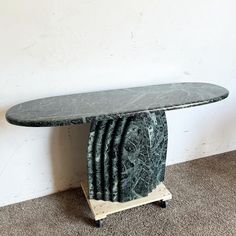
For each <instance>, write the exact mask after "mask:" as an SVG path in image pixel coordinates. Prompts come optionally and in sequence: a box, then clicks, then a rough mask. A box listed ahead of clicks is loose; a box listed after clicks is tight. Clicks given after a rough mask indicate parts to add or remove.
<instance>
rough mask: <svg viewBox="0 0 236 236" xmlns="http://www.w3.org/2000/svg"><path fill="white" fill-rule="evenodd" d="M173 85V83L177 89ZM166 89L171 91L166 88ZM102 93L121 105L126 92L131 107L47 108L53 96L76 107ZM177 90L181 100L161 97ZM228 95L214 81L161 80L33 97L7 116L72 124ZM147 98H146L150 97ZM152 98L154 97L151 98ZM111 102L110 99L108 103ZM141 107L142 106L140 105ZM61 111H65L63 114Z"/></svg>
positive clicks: (31, 122)
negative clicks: (83, 110)
mask: <svg viewBox="0 0 236 236" xmlns="http://www.w3.org/2000/svg"><path fill="white" fill-rule="evenodd" d="M165 87H166V88H165ZM174 87H176V90H175V88H174ZM161 88H165V89H166V91H163V90H162V89H161ZM152 89H153V90H152ZM158 89H159V90H160V91H157V92H156V90H158ZM168 89H169V90H170V91H168ZM188 89H189V90H191V91H188ZM204 89H205V90H204ZM146 90H147V92H146ZM195 90H199V91H197V92H196V91H195ZM208 90H209V91H210V92H209V94H207V93H208ZM211 90H212V91H211ZM137 91H138V92H140V93H141V94H139V95H137ZM102 93H104V96H105V95H107V93H108V94H109V95H111V94H112V93H118V95H117V96H119V95H120V96H121V98H119V99H118V100H117V98H116V97H114V100H115V105H117V104H118V105H120V102H121V101H123V100H124V101H125V99H123V98H122V95H125V94H128V97H129V99H130V100H131V107H130V109H128V108H129V104H128V105H127V104H124V106H127V109H124V110H123V111H120V110H122V109H121V108H122V106H121V108H120V109H118V110H116V107H115V109H113V110H114V111H112V109H110V110H109V109H107V110H104V112H103V113H102V112H100V113H101V114H100V113H99V112H97V113H96V111H95V112H94V115H93V107H92V106H91V109H90V110H89V112H90V113H89V112H88V115H81V114H77V113H79V112H78V111H77V110H76V108H75V111H74V110H73V109H72V111H71V115H70V114H69V113H68V112H64V111H63V109H62V111H57V110H56V112H55V114H53V112H51V113H50V109H49V108H50V106H51V108H54V106H53V105H54V104H53V103H52V104H50V102H51V101H50V99H53V100H52V101H53V102H55V103H56V105H57V106H55V107H56V108H60V104H59V103H60V101H58V102H56V100H57V99H58V100H60V99H61V100H63V98H64V99H66V98H70V99H71V100H68V101H67V102H70V101H73V99H74V100H75V101H73V102H74V103H75V104H74V106H76V105H78V107H79V106H80V105H81V104H82V102H83V99H84V97H85V100H86V99H87V98H86V96H91V97H93V95H95V99H96V96H98V95H100V97H101V95H102ZM119 93H120V94H119ZM135 93H136V97H135V96H134V94H135ZM175 93H176V94H175ZM178 93H179V96H180V101H174V100H173V101H170V103H169V104H168V101H167V102H165V101H164V100H165V99H166V100H168V96H170V97H171V96H173V94H174V96H176V97H178ZM191 93H196V94H198V95H199V97H197V96H195V97H191ZM201 93H202V94H201ZM184 95H186V97H187V96H190V99H189V102H186V101H188V100H187V98H184V97H185V96H184ZM228 95H229V91H228V90H227V89H225V88H223V87H220V86H218V85H214V84H209V83H198V82H195V83H187V82H185V83H173V84H160V85H152V86H144V87H134V88H126V89H114V90H104V91H97V92H91V93H80V94H71V95H63V96H55V97H49V98H44V99H36V100H32V101H28V102H25V103H21V104H18V105H15V106H13V107H12V108H10V109H9V110H8V111H7V113H6V119H7V121H8V122H9V123H11V124H14V125H20V126H27V127H51V126H63V125H73V124H82V123H89V122H91V121H92V120H93V119H95V118H96V119H98V120H99V119H101V120H103V119H115V118H118V117H123V116H131V115H133V114H136V113H140V112H153V111H160V110H164V111H169V110H176V109H181V108H187V107H193V106H199V105H204V104H209V103H213V102H217V101H220V100H223V99H225V98H226V97H228ZM78 96H79V99H78V98H77V97H78ZM142 96H143V97H142ZM148 96H149V97H148ZM158 96H159V97H158ZM204 96H205V97H204ZM74 97H75V98H74ZM100 97H99V96H98V98H99V99H101V98H100ZM146 98H148V99H149V100H150V101H149V100H148V99H146ZM159 98H160V100H161V101H162V104H161V102H160V104H159V103H158V99H159ZM76 99H77V100H76ZM122 99H123V100H122ZM129 99H127V101H129ZM135 99H136V101H135ZM142 99H144V100H145V99H146V100H147V104H145V103H143V104H141V105H140V104H139V103H142V102H143V101H142ZM153 99H154V100H155V101H153ZM181 99H182V100H181ZM191 99H192V100H193V102H191ZM194 99H195V100H194ZM47 100H48V101H49V105H48V104H47V103H45V104H43V105H42V104H41V103H40V102H42V101H47ZM102 101H103V102H104V106H105V105H106V103H109V102H110V101H107V100H102ZM102 101H101V103H102ZM133 101H134V102H133ZM181 101H183V102H182V103H181ZM37 102H38V104H37ZM63 102H64V101H63ZM65 102H66V101H65ZM86 102H88V101H86ZM86 102H85V104H82V106H85V105H86V104H87V105H88V106H90V104H88V103H86ZM91 102H92V101H91ZM96 102H97V101H96ZM132 102H133V103H132ZM155 102H156V103H157V105H155V104H154V105H153V103H155ZM149 103H151V105H150V107H149ZM165 103H166V104H165ZM132 104H134V105H135V106H136V107H135V106H134V107H132ZM137 104H138V105H137ZM27 105H28V106H30V105H31V106H32V112H31V114H30V109H28V110H27V109H26V107H27ZM34 105H35V107H36V106H37V105H38V106H40V105H41V106H42V107H41V108H40V109H41V110H40V109H39V110H37V109H36V110H35V108H34V107H33V106H34ZM62 105H63V104H62ZM64 105H65V104H64ZM72 105H73V104H72ZM109 105H110V103H109ZM142 105H143V106H142ZM44 106H45V109H48V111H49V115H48V116H46V115H45V116H44V117H40V111H41V112H42V111H43V108H44ZM111 106H112V103H111ZM155 106H156V107H155ZM71 107H72V106H71ZM140 107H141V108H142V109H140ZM94 108H96V106H94ZM112 108H113V107H112ZM135 108H137V109H135ZM24 109H25V112H24ZM58 110H59V109H58ZM109 111H112V112H109ZM63 112H64V113H65V114H63ZM76 112H77V113H76ZM32 113H33V114H34V115H35V117H33V116H32ZM19 114H20V115H19ZM50 114H51V116H50ZM32 117H33V118H32Z"/></svg>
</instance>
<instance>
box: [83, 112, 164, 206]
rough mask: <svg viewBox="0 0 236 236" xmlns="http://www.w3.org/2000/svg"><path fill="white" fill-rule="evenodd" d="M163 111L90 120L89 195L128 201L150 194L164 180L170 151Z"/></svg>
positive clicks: (101, 198) (110, 199)
mask: <svg viewBox="0 0 236 236" xmlns="http://www.w3.org/2000/svg"><path fill="white" fill-rule="evenodd" d="M167 139H168V133H167V123H166V116H165V112H164V111H156V112H142V113H138V114H136V115H133V116H130V117H120V118H117V119H105V120H96V119H94V120H93V121H92V122H91V128H90V136H89V143H88V155H87V157H88V183H89V196H90V198H92V199H97V200H109V201H119V202H126V201H130V200H133V199H137V198H140V197H144V196H147V195H148V193H150V192H151V191H152V190H153V189H154V188H155V187H156V186H157V185H158V184H159V183H160V182H161V181H163V180H164V172H165V161H166V151H167Z"/></svg>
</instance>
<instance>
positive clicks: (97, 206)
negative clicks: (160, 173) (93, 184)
mask: <svg viewBox="0 0 236 236" xmlns="http://www.w3.org/2000/svg"><path fill="white" fill-rule="evenodd" d="M81 186H82V189H83V192H84V194H85V197H86V199H87V201H88V204H89V207H90V209H91V211H92V213H93V216H94V219H95V220H101V219H104V218H106V217H107V216H108V215H110V214H113V213H116V212H119V211H124V210H127V209H130V208H133V207H137V206H142V205H145V204H148V203H151V202H157V201H161V200H163V201H168V200H170V199H171V198H172V195H171V193H170V192H169V190H168V189H167V188H166V187H165V185H164V184H163V183H160V184H159V185H158V186H157V187H156V188H155V189H154V190H153V191H152V192H151V193H149V194H148V196H147V197H143V198H139V199H135V200H132V201H129V202H110V201H102V200H94V199H89V195H88V187H87V184H86V182H83V183H81Z"/></svg>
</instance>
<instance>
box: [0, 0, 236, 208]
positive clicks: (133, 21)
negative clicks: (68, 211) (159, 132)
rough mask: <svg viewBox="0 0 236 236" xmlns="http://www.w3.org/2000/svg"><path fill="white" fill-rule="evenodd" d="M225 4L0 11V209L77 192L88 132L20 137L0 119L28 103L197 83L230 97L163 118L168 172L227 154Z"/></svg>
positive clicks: (230, 5)
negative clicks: (218, 87)
mask: <svg viewBox="0 0 236 236" xmlns="http://www.w3.org/2000/svg"><path fill="white" fill-rule="evenodd" d="M235 11H236V2H235V1H234V0H214V1H213V0H199V1H193V0H179V1H173V0H172V1H171V0H150V1H148V3H147V1H144V0H135V1H134V0H121V1H114V0H101V1H93V0H71V1H66V0H57V1H55V0H52V1H46V0H42V1H30V0H22V1H16V0H8V1H0V88H1V92H0V154H1V155H0V186H1V188H0V206H2V205H7V204H11V203H15V202H19V201H22V200H27V199H31V198H35V197H39V196H44V195H47V194H50V193H53V192H57V191H60V190H64V189H67V188H70V187H76V186H79V183H80V181H81V179H82V178H84V176H85V173H86V159H85V151H86V143H87V139H88V129H89V127H88V126H87V125H83V126H80V127H75V126H72V127H59V128H25V127H17V126H12V125H10V124H8V123H7V122H6V121H5V118H4V114H5V112H6V110H7V109H8V108H9V107H10V106H12V105H14V104H16V103H20V102H23V101H27V100H30V99H36V98H40V97H45V96H54V95H61V94H69V93H76V92H85V91H94V90H102V89H112V88H124V87H132V86H141V85H151V84H159V83H170V82H182V81H189V82H190V81H200V82H209V83H215V84H219V85H222V86H224V87H226V88H228V89H229V90H230V96H229V98H228V99H226V100H224V101H221V102H219V103H215V104H209V105H206V106H202V107H195V108H189V109H185V110H178V111H171V112H167V120H168V133H169V140H168V141H169V142H168V155H167V163H168V164H173V163H177V162H183V161H187V160H191V159H195V158H200V157H204V156H208V155H212V154H216V153H221V152H226V151H229V150H234V149H236V122H235V121H236V110H235V107H236V106H235V105H236V104H235V103H236V102H235V101H236V44H235V41H236V27H235V22H236V16H235Z"/></svg>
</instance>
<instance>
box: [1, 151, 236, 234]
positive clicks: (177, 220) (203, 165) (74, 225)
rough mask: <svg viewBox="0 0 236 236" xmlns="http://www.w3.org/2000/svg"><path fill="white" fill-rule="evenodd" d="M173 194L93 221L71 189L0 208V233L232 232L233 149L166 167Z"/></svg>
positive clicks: (235, 215) (235, 227) (235, 224)
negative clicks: (163, 202)
mask: <svg viewBox="0 0 236 236" xmlns="http://www.w3.org/2000/svg"><path fill="white" fill-rule="evenodd" d="M165 184H166V186H167V187H168V189H169V190H170V191H171V192H172V194H173V199H172V200H171V202H170V205H169V207H168V208H166V209H162V208H160V207H159V206H158V204H156V203H152V204H148V205H145V206H141V207H137V208H133V209H130V210H127V211H123V212H120V213H116V214H113V215H110V216H109V217H107V218H106V220H105V222H104V226H103V228H101V229H99V228H96V227H94V222H93V220H92V214H91V212H90V210H89V208H88V205H87V202H86V199H85V198H84V196H83V193H82V190H81V189H80V188H79V189H75V190H69V191H65V192H62V193H58V194H54V195H51V196H47V197H43V198H39V199H35V200H30V201H26V202H23V203H18V204H14V205H10V206H6V207H2V208H0V235H1V236H5V235H31V236H32V235H44V236H45V235H78V236H87V235H89V236H93V235H96V236H100V235H128V236H129V235H130V236H131V235H135V236H138V235H148V236H152V235H153V236H154V235H155V236H156V235H171V236H175V235H176V236H182V235H187V236H190V235H194V236H198V235H204V236H208V235H209V236H217V235H219V236H225V235H226V236H227V235H234V236H236V152H230V153H225V154H221V155H217V156H212V157H207V158H202V159H198V160H194V161H190V162H186V163H182V164H177V165H172V166H169V167H168V168H167V172H166V180H165Z"/></svg>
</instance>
